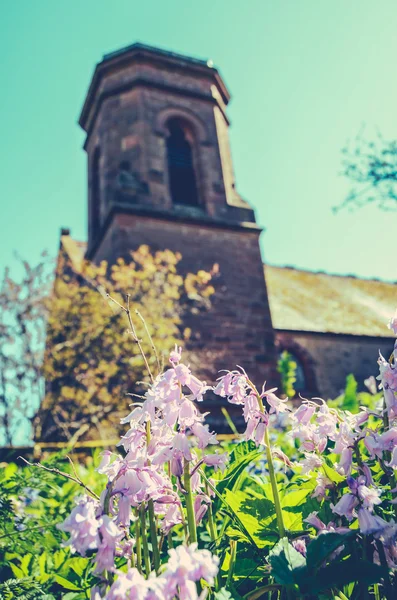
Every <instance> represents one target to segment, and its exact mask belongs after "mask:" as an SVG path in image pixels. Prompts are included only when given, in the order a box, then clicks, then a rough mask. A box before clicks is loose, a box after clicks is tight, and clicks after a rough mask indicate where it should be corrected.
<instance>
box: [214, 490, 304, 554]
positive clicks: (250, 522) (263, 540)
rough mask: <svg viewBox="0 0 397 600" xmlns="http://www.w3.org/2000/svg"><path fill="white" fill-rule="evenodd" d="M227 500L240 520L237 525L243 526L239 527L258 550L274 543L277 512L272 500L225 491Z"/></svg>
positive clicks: (239, 492) (244, 493)
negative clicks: (274, 524) (274, 525)
mask: <svg viewBox="0 0 397 600" xmlns="http://www.w3.org/2000/svg"><path fill="white" fill-rule="evenodd" d="M225 500H226V502H227V505H228V506H229V507H230V508H231V510H232V511H233V513H234V514H235V515H236V516H237V518H238V522H237V523H235V525H236V524H237V526H239V524H242V525H243V528H241V527H239V529H240V530H241V532H242V534H243V535H245V536H246V537H248V539H250V538H251V539H250V541H251V540H253V541H254V542H255V545H256V546H257V547H258V548H263V547H264V546H266V545H269V544H270V543H274V533H273V532H274V527H273V525H272V524H273V523H274V521H275V519H276V511H275V508H274V504H273V502H272V501H271V500H268V499H267V498H265V497H264V496H262V497H260V498H254V497H252V496H251V495H250V494H249V493H247V492H242V491H238V492H232V491H230V490H225ZM294 516H295V515H294ZM269 530H271V533H270V536H269ZM247 533H248V534H249V535H248V536H247Z"/></svg>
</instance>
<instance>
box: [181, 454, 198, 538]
mask: <svg viewBox="0 0 397 600" xmlns="http://www.w3.org/2000/svg"><path fill="white" fill-rule="evenodd" d="M183 483H184V486H185V490H186V495H185V502H186V514H187V524H188V528H189V542H190V543H191V544H194V543H195V542H197V530H196V519H195V516H194V503H193V494H192V482H191V476H190V472H189V461H187V460H186V459H185V464H184V468H183Z"/></svg>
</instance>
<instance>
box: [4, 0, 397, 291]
mask: <svg viewBox="0 0 397 600" xmlns="http://www.w3.org/2000/svg"><path fill="white" fill-rule="evenodd" d="M396 30H397V3H396V2H395V0H382V2H373V0H351V1H350V2H346V0H333V1H332V2H318V0H299V1H298V0H278V1H271V0H244V1H242V0H200V1H199V2H186V0H167V1H164V0H163V1H161V0H145V2H142V1H141V0H140V1H136V0H112V2H109V0H84V1H83V2H77V1H74V2H73V1H69V2H66V1H58V2H54V1H53V0H35V1H34V2H32V0H18V2H3V3H2V5H1V8H0V82H1V94H0V202H1V212H0V269H3V268H4V267H5V266H6V265H9V264H11V265H12V264H13V261H14V258H13V256H14V255H13V253H14V252H15V250H17V251H18V252H19V254H21V255H22V256H23V257H24V258H27V259H29V260H31V261H33V262H34V261H36V260H38V257H39V255H40V252H41V251H42V250H44V249H47V250H49V252H50V253H51V254H53V255H54V254H55V253H56V251H57V248H58V243H59V231H60V228H61V227H70V228H71V230H72V234H73V236H74V237H76V238H77V239H80V240H85V239H86V228H87V223H86V216H87V215H86V213H87V209H86V203H87V194H86V159H85V154H84V151H83V149H82V145H83V142H84V134H83V132H82V131H81V130H80V129H79V126H78V124H77V119H78V116H79V112H80V109H81V107H82V104H83V100H84V97H85V93H86V91H87V88H88V85H89V82H90V78H91V75H92V72H93V69H94V66H95V64H96V63H97V62H99V61H100V60H101V58H102V56H103V54H105V53H108V52H111V51H113V50H116V49H118V48H121V47H123V46H127V45H129V44H132V43H134V42H137V41H139V42H143V43H146V44H150V45H154V46H159V47H162V48H165V49H168V50H173V51H175V52H180V53H184V54H188V55H191V56H194V57H198V58H204V59H207V58H210V59H212V60H213V61H214V64H215V65H216V66H217V67H218V68H219V69H220V71H221V73H222V75H223V77H224V79H225V81H226V83H227V86H228V88H229V89H230V91H231V93H232V101H231V103H230V105H229V110H228V113H229V116H230V119H231V123H232V126H231V131H230V136H231V144H232V154H233V159H234V167H235V173H236V181H237V188H238V191H239V193H240V194H241V195H242V196H243V197H244V198H245V199H247V200H248V201H249V202H250V203H251V204H252V206H253V207H254V208H255V210H256V214H257V220H258V222H259V223H260V224H261V225H263V226H264V228H265V230H266V231H265V233H263V234H262V241H261V243H262V250H263V255H264V258H265V260H266V261H267V262H269V263H271V264H276V265H294V266H296V267H299V268H305V269H311V270H323V271H327V272H331V273H340V274H356V275H358V276H362V277H379V278H383V279H388V280H393V281H394V280H397V269H396V266H395V265H394V247H395V242H394V234H393V230H394V229H393V226H394V222H395V221H397V212H396V213H393V212H387V213H385V212H382V211H381V210H379V209H378V208H376V207H374V206H369V207H366V208H364V209H361V210H356V211H353V212H349V211H347V210H344V211H340V212H338V213H337V214H336V215H335V214H334V213H333V211H332V207H333V206H335V205H338V204H339V203H341V202H342V201H343V199H344V198H345V197H346V194H347V193H348V191H349V188H350V184H349V182H348V181H347V180H346V179H345V178H344V177H343V176H342V175H341V149H342V147H343V146H344V145H345V144H346V141H347V140H348V139H352V138H354V137H355V136H356V135H357V133H358V132H359V131H360V129H361V128H362V126H363V124H365V127H366V131H368V133H369V134H371V133H372V132H373V131H374V130H375V128H378V129H379V130H380V131H381V132H382V134H383V135H384V137H385V138H387V139H393V138H396V139H397V114H396V113H397V110H396V109H397V77H396V72H395V71H396V67H395V57H396V55H397V36H396V34H395V32H396Z"/></svg>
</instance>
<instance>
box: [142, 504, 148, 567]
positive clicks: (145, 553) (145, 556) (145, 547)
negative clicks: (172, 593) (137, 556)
mask: <svg viewBox="0 0 397 600" xmlns="http://www.w3.org/2000/svg"><path fill="white" fill-rule="evenodd" d="M140 512H141V532H142V546H143V561H144V563H145V573H146V578H148V577H149V574H150V558H149V546H148V542H147V535H146V533H147V532H146V513H145V506H144V504H142V506H141V511H140Z"/></svg>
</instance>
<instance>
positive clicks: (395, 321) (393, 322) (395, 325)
mask: <svg viewBox="0 0 397 600" xmlns="http://www.w3.org/2000/svg"><path fill="white" fill-rule="evenodd" d="M388 328H389V329H391V330H392V332H393V333H394V335H397V311H396V313H395V315H394V317H392V318H391V319H390V321H389V324H388Z"/></svg>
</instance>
